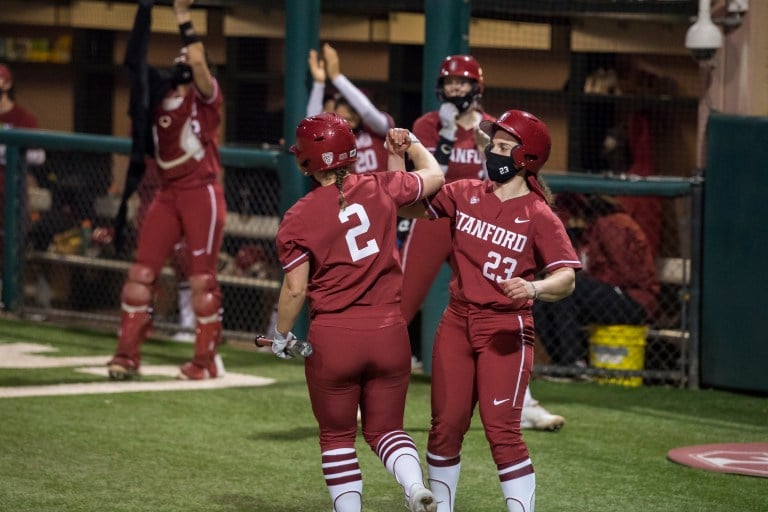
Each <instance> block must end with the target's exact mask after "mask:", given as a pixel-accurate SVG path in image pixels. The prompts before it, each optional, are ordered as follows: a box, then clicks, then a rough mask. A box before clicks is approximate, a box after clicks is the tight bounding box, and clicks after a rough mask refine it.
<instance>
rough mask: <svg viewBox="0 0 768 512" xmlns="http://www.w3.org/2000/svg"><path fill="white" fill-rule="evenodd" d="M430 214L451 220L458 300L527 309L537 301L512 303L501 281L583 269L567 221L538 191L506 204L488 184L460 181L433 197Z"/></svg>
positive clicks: (452, 287) (453, 288)
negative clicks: (566, 225)
mask: <svg viewBox="0 0 768 512" xmlns="http://www.w3.org/2000/svg"><path fill="white" fill-rule="evenodd" d="M428 213H429V215H430V217H432V218H441V217H448V218H450V219H451V237H452V244H453V250H452V251H451V269H452V270H453V275H452V277H451V282H450V286H449V291H450V295H451V298H452V299H453V300H458V301H461V302H466V303H470V304H474V305H477V306H480V307H486V308H490V309H493V310H497V311H521V310H525V309H529V308H530V307H531V304H532V301H531V300H528V299H516V300H512V299H509V298H508V297H507V296H506V295H504V293H503V291H502V289H501V287H500V285H499V281H502V280H506V279H511V278H513V277H522V278H523V279H526V280H529V281H531V280H533V279H534V276H535V275H536V274H537V273H538V272H540V271H545V272H547V273H549V272H552V271H553V270H556V269H558V268H562V267H572V268H575V269H578V268H581V263H580V262H579V258H578V257H577V255H576V252H575V250H574V249H573V246H572V245H571V242H570V240H569V239H568V235H567V234H566V232H565V227H564V226H563V223H562V222H561V221H560V219H559V218H558V217H557V215H555V213H554V212H553V211H552V209H551V208H550V207H549V206H548V205H547V204H546V203H545V202H544V200H543V199H541V197H540V196H539V195H537V194H535V193H533V192H531V193H528V194H526V195H524V196H520V197H516V198H512V199H508V200H506V201H502V200H501V199H499V198H498V197H497V196H496V195H495V194H494V193H493V183H492V182H490V181H488V180H486V181H480V180H459V181H454V182H453V183H449V184H447V185H445V186H443V188H442V189H440V191H438V193H437V194H436V195H435V196H434V197H433V198H431V199H430V201H429V204H428ZM412 257H418V255H414V256H412Z"/></svg>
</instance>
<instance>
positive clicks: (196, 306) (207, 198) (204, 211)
mask: <svg viewBox="0 0 768 512" xmlns="http://www.w3.org/2000/svg"><path fill="white" fill-rule="evenodd" d="M192 3H193V0H174V3H173V10H174V14H175V17H176V22H177V23H178V26H179V32H180V35H181V42H182V47H183V50H182V51H181V53H180V54H179V57H178V58H177V60H176V63H175V64H174V67H173V68H172V69H171V70H167V69H165V70H163V69H156V68H152V67H151V66H148V65H147V63H146V51H147V43H148V40H149V30H150V27H151V9H152V4H153V1H152V0H141V1H140V2H139V8H138V10H137V14H136V19H135V22H134V28H133V31H132V33H131V39H130V40H129V43H128V47H127V49H126V58H125V64H126V68H127V69H128V70H129V71H130V73H131V104H130V113H131V121H132V127H131V130H132V133H131V135H132V147H131V163H130V168H129V171H128V179H127V183H126V190H125V192H124V194H123V200H124V202H125V200H127V197H128V196H130V194H131V192H132V190H131V188H132V187H133V189H134V190H135V186H136V185H138V181H137V180H136V178H137V177H138V178H139V179H140V177H141V175H142V174H143V171H144V166H145V158H152V159H153V160H154V162H153V164H156V165H157V170H158V174H159V178H160V182H161V184H160V190H159V191H158V192H157V193H156V194H155V196H154V199H153V200H152V203H151V204H150V206H149V208H148V210H147V213H146V217H145V219H144V222H143V223H142V226H141V231H140V233H139V241H138V246H137V249H136V261H135V262H134V264H133V265H132V266H131V268H130V269H129V271H128V276H127V279H126V281H125V284H124V286H123V290H122V293H121V310H122V311H121V319H120V330H119V340H118V343H117V347H116V349H115V355H114V357H113V358H112V359H111V360H110V361H109V362H108V363H107V365H108V367H109V376H110V378H112V379H116V380H120V379H128V378H134V377H137V376H138V375H139V368H140V363H141V345H142V343H143V342H144V339H145V338H146V336H147V332H148V331H149V329H150V328H151V326H152V302H153V300H154V296H155V283H156V280H157V277H158V276H159V275H160V271H161V270H162V267H163V264H164V263H165V261H166V259H168V258H169V257H170V255H171V254H172V252H173V248H174V246H175V245H176V244H177V243H178V242H179V241H180V240H182V239H183V240H184V241H185V243H186V247H187V258H188V261H189V284H190V288H191V301H192V309H193V311H194V313H195V317H196V320H197V322H196V327H195V335H196V337H195V348H194V356H193V358H192V360H191V361H189V362H187V363H185V364H184V365H182V366H181V368H180V372H179V375H178V378H180V379H190V380H202V379H212V378H216V377H222V376H223V375H224V366H223V364H222V362H221V358H220V357H219V355H218V350H217V347H218V345H219V344H220V343H221V330H222V311H221V308H222V306H221V291H220V288H219V284H218V282H217V280H216V262H217V260H218V257H219V251H220V248H221V242H222V235H223V230H224V219H225V215H226V204H225V202H224V191H223V189H222V187H221V183H220V182H219V180H218V175H219V173H220V171H221V164H220V161H219V137H218V131H219V127H220V124H221V109H222V103H223V98H222V94H221V90H220V89H219V83H218V81H217V80H216V78H215V77H214V76H213V75H212V74H211V71H210V69H209V67H208V62H207V59H206V56H205V48H204V46H203V42H202V40H201V39H200V37H199V36H198V35H197V33H196V32H195V29H194V27H193V25H192V17H191V14H190V7H191V5H192ZM123 204H124V203H123ZM119 232H120V230H118V233H119Z"/></svg>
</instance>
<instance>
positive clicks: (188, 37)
mask: <svg viewBox="0 0 768 512" xmlns="http://www.w3.org/2000/svg"><path fill="white" fill-rule="evenodd" d="M179 33H180V34H181V42H182V43H184V46H189V45H191V44H192V43H198V42H200V36H198V35H197V32H195V27H193V26H192V22H191V21H185V22H184V23H180V24H179Z"/></svg>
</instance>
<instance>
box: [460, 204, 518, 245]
mask: <svg viewBox="0 0 768 512" xmlns="http://www.w3.org/2000/svg"><path fill="white" fill-rule="evenodd" d="M456 231H460V232H462V233H467V234H468V235H470V236H473V237H475V238H477V239H480V240H484V241H486V242H491V243H492V244H494V245H498V246H499V247H504V248H506V249H509V250H510V251H515V252H519V253H521V252H523V250H524V249H525V244H526V243H527V242H528V237H527V236H525V235H521V234H520V233H515V232H514V231H509V230H508V229H505V228H503V227H501V226H496V225H495V224H491V223H490V222H485V221H482V220H480V219H477V218H475V217H473V216H471V215H468V214H466V213H464V212H462V211H459V210H457V211H456Z"/></svg>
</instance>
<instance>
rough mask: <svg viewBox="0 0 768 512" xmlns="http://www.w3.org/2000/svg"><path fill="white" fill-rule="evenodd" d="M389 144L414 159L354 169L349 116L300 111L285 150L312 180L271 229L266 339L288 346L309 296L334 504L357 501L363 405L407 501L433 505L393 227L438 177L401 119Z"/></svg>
mask: <svg viewBox="0 0 768 512" xmlns="http://www.w3.org/2000/svg"><path fill="white" fill-rule="evenodd" d="M387 146H388V148H390V151H400V152H401V153H402V152H405V151H407V153H408V155H409V156H410V157H411V159H412V160H413V161H414V164H415V165H416V168H417V169H419V170H418V171H415V172H412V173H407V172H403V171H394V172H386V173H366V174H356V173H355V172H354V165H355V161H356V159H357V151H356V147H355V135H354V133H353V132H352V129H351V128H350V126H349V124H348V123H347V122H346V121H345V120H344V119H342V118H341V117H340V116H338V115H336V114H333V113H324V114H320V115H317V116H314V117H308V118H306V119H304V120H303V121H302V122H301V123H300V124H299V126H298V128H297V130H296V144H295V145H294V146H293V147H291V152H293V153H294V155H295V157H296V162H297V164H298V166H299V168H300V169H301V171H302V172H303V173H304V174H306V175H308V176H311V177H312V178H313V179H315V180H316V181H317V182H318V184H319V186H318V187H317V188H315V189H314V190H312V191H311V192H309V193H308V194H307V195H305V196H304V197H303V198H301V199H300V200H299V201H298V202H297V203H296V204H294V205H293V206H292V207H291V208H290V209H289V210H288V211H287V212H286V213H285V216H284V217H283V220H282V222H281V223H280V227H279V229H278V233H277V249H278V256H279V258H280V262H281V264H282V266H283V270H284V272H285V277H284V280H283V285H282V288H281V291H280V297H279V300H278V308H277V323H276V328H275V332H274V335H273V337H274V340H275V341H274V342H273V344H272V350H273V352H275V354H276V355H277V356H278V357H290V355H289V354H288V353H286V347H287V345H288V343H289V342H290V341H291V340H292V339H294V336H293V334H292V333H291V332H290V330H291V329H292V328H293V325H294V323H295V321H296V318H297V317H298V315H299V312H300V311H301V308H302V306H303V304H304V301H305V298H308V299H309V312H310V328H309V335H308V338H309V340H310V341H311V343H312V345H313V347H314V353H313V354H312V356H311V357H309V358H307V359H306V360H305V363H304V364H305V374H306V379H307V388H308V389H309V398H310V401H311V403H312V411H313V412H314V415H315V418H316V419H317V422H318V424H319V427H320V449H321V453H322V468H323V475H324V476H325V481H326V485H327V487H328V491H329V493H330V496H331V502H332V504H333V510H334V511H335V512H357V511H359V510H361V507H362V487H363V484H362V477H361V472H360V466H359V464H358V460H357V455H356V452H355V438H356V435H357V417H356V416H357V409H358V406H359V407H360V411H361V414H362V429H363V437H364V438H365V441H366V442H367V443H368V445H369V446H370V447H371V449H372V450H374V452H375V453H376V454H377V455H378V456H379V458H380V459H381V461H382V462H383V463H384V465H385V467H386V468H387V470H388V471H389V472H390V473H391V474H392V475H393V476H394V477H395V479H396V480H397V482H398V483H399V484H400V485H401V486H402V488H403V491H404V493H405V497H406V500H407V502H408V506H409V508H410V510H411V511H419V512H426V511H434V510H435V506H436V505H435V502H434V499H433V497H432V493H431V492H430V491H429V490H428V489H427V488H426V487H424V480H423V474H422V470H421V466H420V464H419V455H418V452H417V450H416V445H415V444H414V442H413V439H412V438H411V437H410V435H408V433H406V432H405V431H404V430H403V415H404V409H405V397H406V392H407V389H408V382H409V379H410V356H411V354H410V345H409V340H408V331H407V326H406V323H405V321H404V320H403V316H402V313H401V312H400V289H401V285H402V272H401V270H400V263H399V260H398V253H397V248H396V240H395V235H394V230H395V228H396V226H395V218H396V216H397V210H398V208H400V207H401V206H404V205H410V204H412V203H415V202H417V201H419V200H420V199H422V198H424V197H426V196H428V195H431V194H434V193H435V192H436V191H437V190H438V188H439V187H440V186H441V185H442V184H443V182H444V178H443V174H442V172H441V171H440V167H439V166H438V164H437V162H436V161H435V160H434V158H433V157H432V155H431V154H430V153H429V152H428V151H427V150H426V149H424V147H423V146H422V145H421V144H418V143H411V139H410V133H409V132H408V130H402V129H392V130H390V132H389V133H388V137H387Z"/></svg>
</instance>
